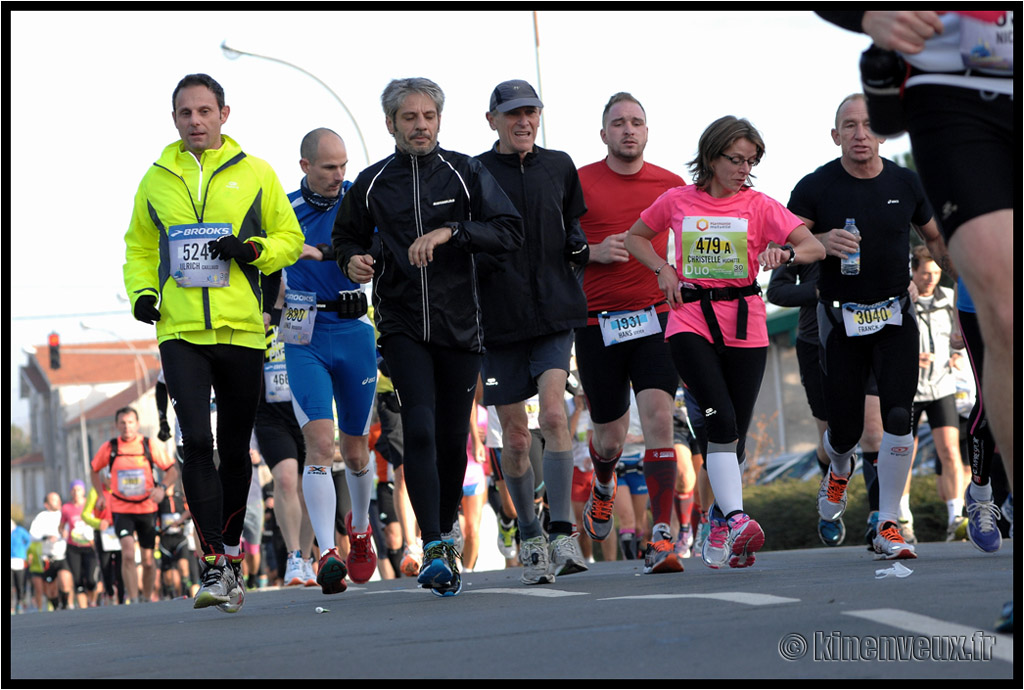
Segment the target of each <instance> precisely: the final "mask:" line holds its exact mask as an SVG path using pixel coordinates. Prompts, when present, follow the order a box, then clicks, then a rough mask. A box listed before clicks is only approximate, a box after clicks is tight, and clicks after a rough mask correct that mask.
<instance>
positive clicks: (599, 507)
mask: <svg viewBox="0 0 1024 690" xmlns="http://www.w3.org/2000/svg"><path fill="white" fill-rule="evenodd" d="M614 505H615V499H614V498H609V499H605V498H600V497H598V495H597V493H596V492H595V493H593V494H592V498H591V501H590V517H591V519H592V520H596V521H598V522H607V521H608V520H611V519H612V508H613V507H614Z"/></svg>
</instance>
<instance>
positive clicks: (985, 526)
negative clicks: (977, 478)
mask: <svg viewBox="0 0 1024 690" xmlns="http://www.w3.org/2000/svg"><path fill="white" fill-rule="evenodd" d="M964 507H966V508H967V538H968V539H970V541H971V543H972V544H974V545H975V546H976V547H978V548H979V549H981V550H982V551H984V552H985V553H994V552H996V551H998V550H999V547H1000V546H1002V544H1003V535H1002V534H1000V533H999V525H997V524H996V522H997V521H998V520H999V518H1000V515H1001V514H1000V512H999V508H997V507H996V504H995V503H994V502H993V501H992V500H991V499H990V500H988V501H979V500H977V499H975V498H974V497H973V496H971V485H970V484H968V486H967V490H966V491H965V492H964Z"/></svg>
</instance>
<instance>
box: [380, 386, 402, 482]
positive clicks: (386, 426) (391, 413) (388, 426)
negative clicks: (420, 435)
mask: <svg viewBox="0 0 1024 690" xmlns="http://www.w3.org/2000/svg"><path fill="white" fill-rule="evenodd" d="M377 419H379V420H380V437H379V438H378V439H377V446H376V451H377V452H378V453H379V454H380V456H381V457H382V458H384V459H385V460H387V461H388V462H389V463H390V464H391V466H392V467H394V468H396V469H397V468H399V467H401V466H402V462H403V458H404V457H405V441H404V439H403V438H402V405H401V402H400V401H399V400H398V395H397V394H396V393H395V392H394V391H388V392H385V393H378V394H377Z"/></svg>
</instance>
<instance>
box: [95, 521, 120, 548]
mask: <svg viewBox="0 0 1024 690" xmlns="http://www.w3.org/2000/svg"><path fill="white" fill-rule="evenodd" d="M100 544H102V545H103V550H104V551H120V550H121V540H120V539H118V538H117V535H116V534H114V526H113V525H111V526H110V527H108V528H106V529H105V530H103V531H102V532H100Z"/></svg>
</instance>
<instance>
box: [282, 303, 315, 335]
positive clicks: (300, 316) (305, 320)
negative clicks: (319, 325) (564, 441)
mask: <svg viewBox="0 0 1024 690" xmlns="http://www.w3.org/2000/svg"><path fill="white" fill-rule="evenodd" d="M315 322H316V293H315V292H305V291H303V290H285V291H284V309H283V310H282V312H281V332H280V333H279V334H278V337H279V338H280V339H281V340H282V341H283V342H286V343H288V344H290V345H309V343H310V341H312V340H313V324H314V323H315Z"/></svg>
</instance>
